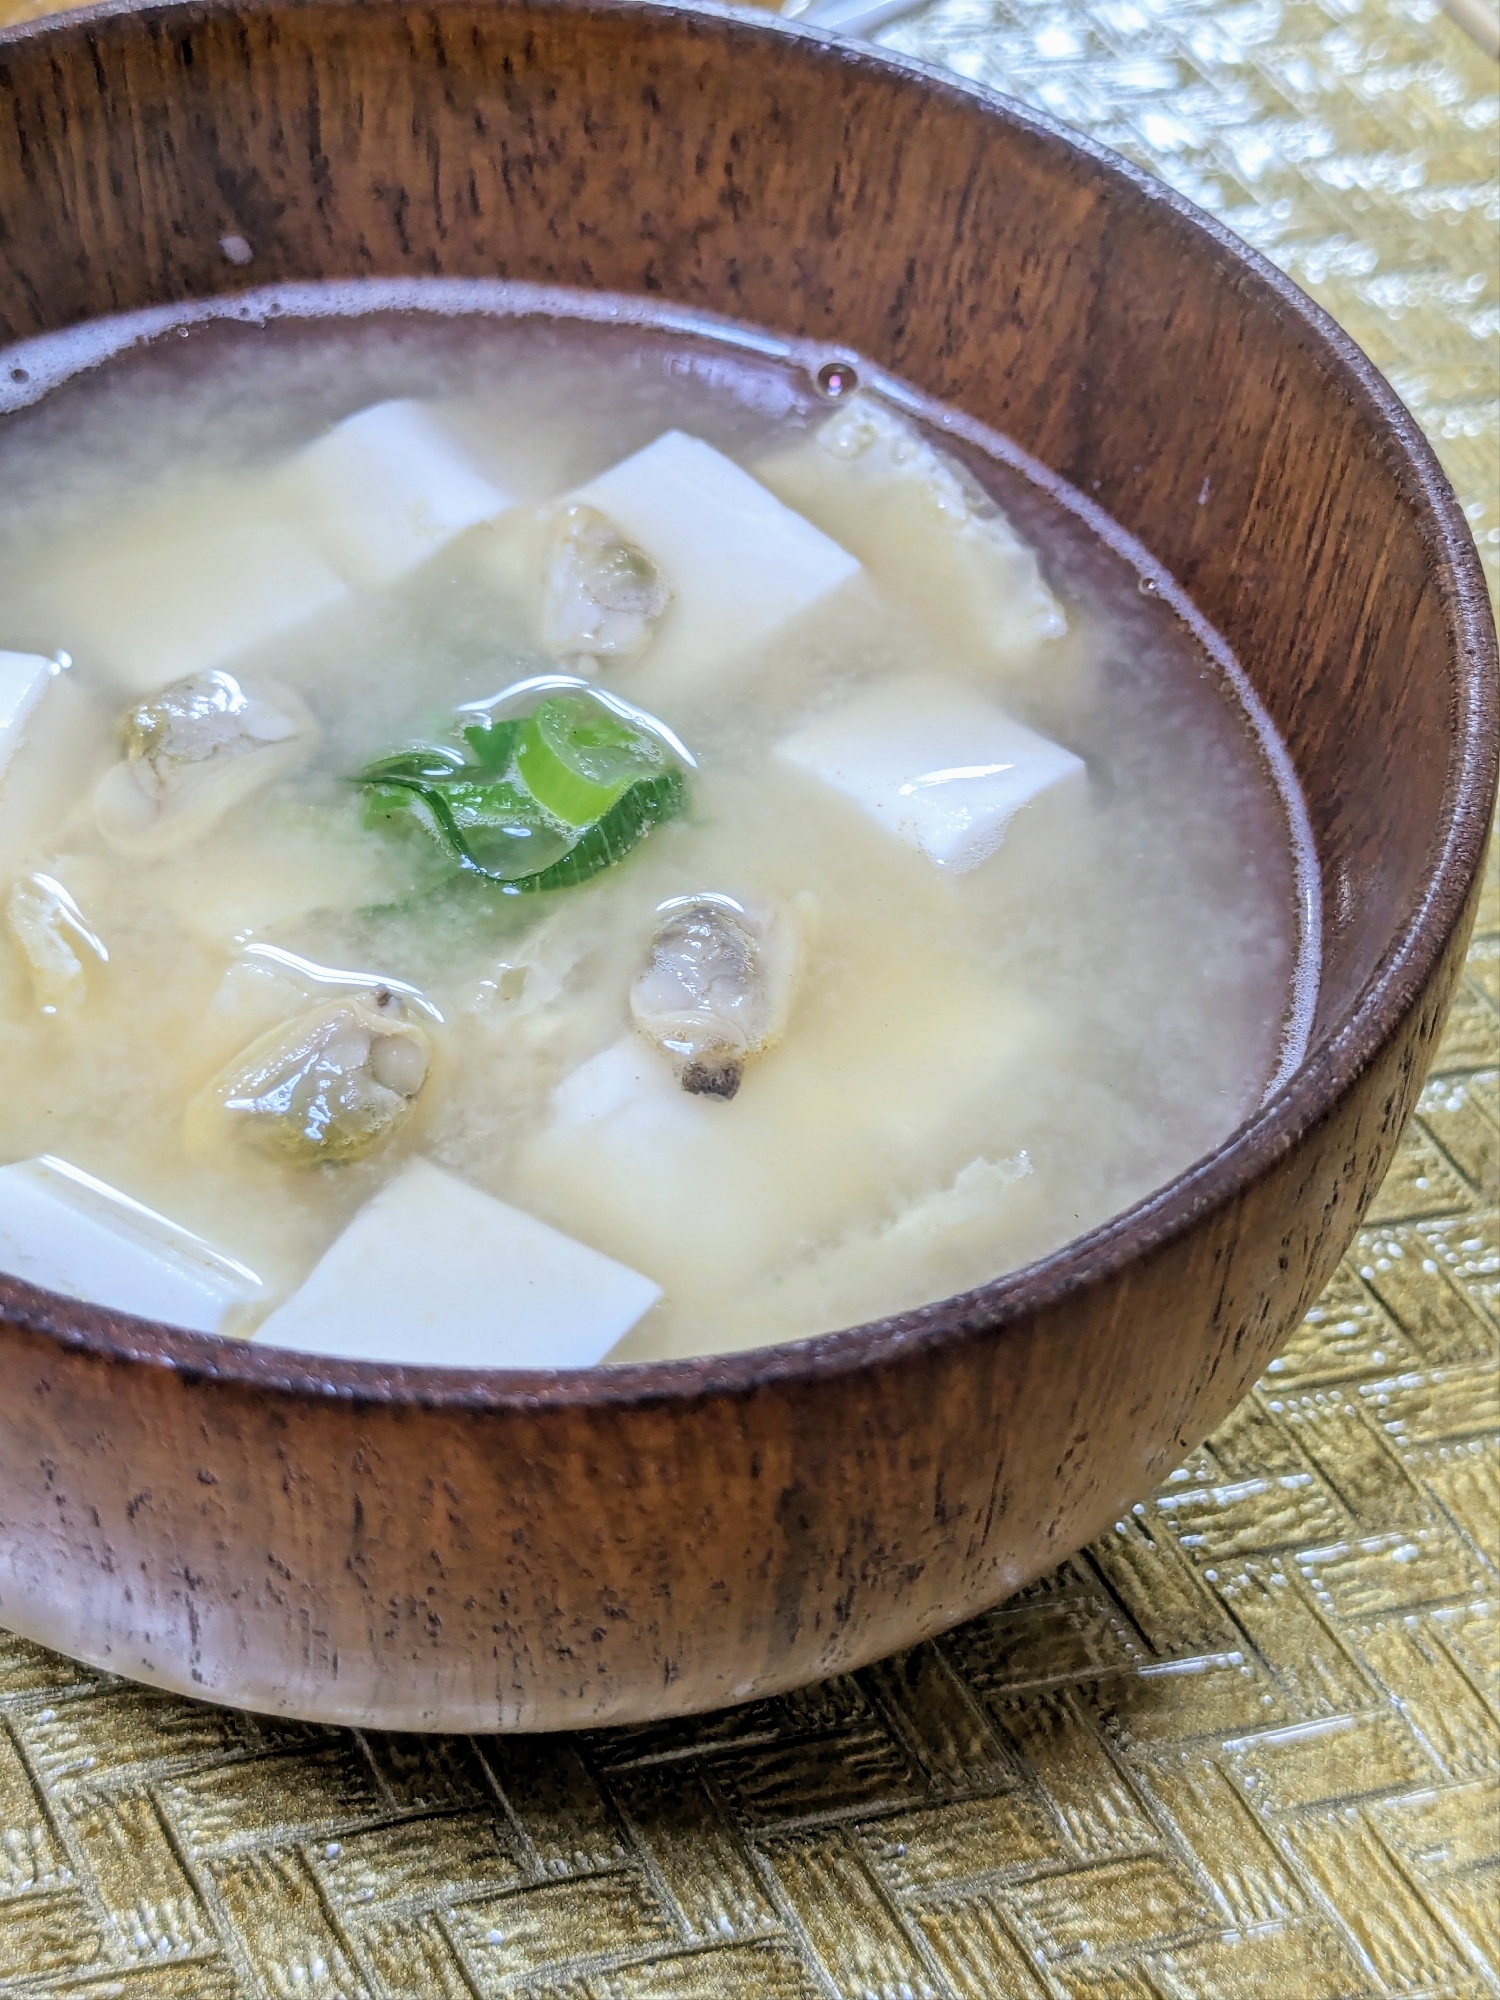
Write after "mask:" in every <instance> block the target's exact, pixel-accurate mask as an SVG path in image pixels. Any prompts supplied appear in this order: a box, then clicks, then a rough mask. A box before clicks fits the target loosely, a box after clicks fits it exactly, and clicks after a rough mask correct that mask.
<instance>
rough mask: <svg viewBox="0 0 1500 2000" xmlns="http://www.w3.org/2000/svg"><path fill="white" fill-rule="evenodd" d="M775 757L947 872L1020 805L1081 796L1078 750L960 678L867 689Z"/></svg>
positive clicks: (978, 852) (989, 839)
mask: <svg viewBox="0 0 1500 2000" xmlns="http://www.w3.org/2000/svg"><path fill="white" fill-rule="evenodd" d="M776 755H777V756H778V757H779V758H781V759H782V760H783V761H784V762H785V763H788V764H791V765H793V766H795V767H796V768H797V769H798V770H800V771H805V772H806V773H807V774H808V775H809V776H810V777H813V778H816V779H818V780H819V781H820V782H821V783H823V784H825V785H830V786H832V787H833V789H834V790H835V791H838V792H842V793H843V794H844V795H845V797H846V798H849V799H852V800H853V801H854V803H855V804H856V805H857V806H859V807H861V808H862V810H863V811H865V812H867V813H868V814H869V815H870V816H871V818H872V819H875V820H877V821H878V822H879V823H880V824H881V825H882V826H884V827H885V828H887V829H888V831H889V832H891V833H893V834H894V835H895V836H896V837H897V838H898V839H900V840H904V841H905V842H906V843H907V845H908V846H910V847H915V848H916V849H918V851H919V852H920V853H922V854H925V855H926V857H927V859H928V860H929V861H930V862H932V864H933V865H934V867H937V868H946V869H949V870H951V871H952V872H953V873H954V874H962V873H964V872H965V870H967V869H970V868H974V867H977V866H978V864H979V863H980V862H981V861H983V860H985V859H986V858H987V857H988V856H989V855H991V854H993V853H994V851H995V849H996V848H997V847H998V846H999V845H1000V843H1001V841H1002V840H1003V839H1004V837H1005V833H1006V829H1007V828H1008V827H1009V826H1010V824H1011V822H1012V820H1013V819H1014V818H1015V816H1016V814H1017V813H1020V812H1023V811H1028V812H1029V811H1033V810H1035V809H1036V807H1037V806H1038V804H1039V802H1041V801H1044V800H1045V801H1046V802H1047V803H1048V804H1049V805H1051V804H1053V803H1055V802H1058V801H1061V802H1063V803H1064V804H1066V805H1068V806H1074V805H1076V806H1077V807H1081V806H1082V804H1083V802H1084V800H1085V797H1086V786H1087V777H1086V773H1085V768H1084V764H1083V760H1082V759H1081V758H1079V757H1075V756H1074V754H1073V752H1072V751H1071V750H1065V749H1063V748H1062V746H1061V745H1060V744H1057V743H1053V742H1050V741H1049V740H1048V739H1047V738H1046V737H1045V736H1039V735H1038V734H1037V732H1036V731H1035V730H1034V729H1028V728H1027V727H1026V725H1025V724H1024V723H1022V722H1017V721H1016V720H1015V719H1014V718H1013V717H1012V716H1009V715H1007V714H1006V713H1005V711H1004V709H1002V708H999V707H997V706H996V704H995V703H993V702H991V701H987V700H986V699H985V697H984V696H983V695H981V694H978V693H977V692H975V691H974V690H973V689H972V688H969V687H965V686H964V685H963V684H962V683H959V682H946V683H945V682H943V681H936V680H928V679H919V678H917V677H911V678H905V677H903V678H902V679H900V680H897V681H894V682H886V683H884V684H882V685H880V686H877V687H873V688H870V689H867V690H866V691H865V692H864V693H862V694H858V695H856V696H855V697H854V699H853V700H852V701H850V702H847V703H846V704H845V705H844V706H843V707H841V708H837V709H835V710H834V711H833V712H832V713H831V714H829V715H825V716H820V717H819V718H818V719H817V720H816V721H815V722H810V723H809V724H808V725H807V726H806V727H805V728H804V729H801V730H799V731H798V732H797V733H796V734H795V735H793V736H790V737H788V738H787V739H786V740H785V741H784V742H782V743H780V744H778V745H777V748H776Z"/></svg>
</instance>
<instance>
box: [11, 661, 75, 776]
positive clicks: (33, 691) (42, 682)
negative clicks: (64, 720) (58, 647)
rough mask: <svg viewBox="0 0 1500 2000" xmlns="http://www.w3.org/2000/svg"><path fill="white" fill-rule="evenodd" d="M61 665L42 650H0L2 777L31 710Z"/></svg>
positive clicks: (23, 731)
mask: <svg viewBox="0 0 1500 2000" xmlns="http://www.w3.org/2000/svg"><path fill="white" fill-rule="evenodd" d="M60 672H61V668H60V667H59V666H58V663H57V661H56V660H49V659H47V658H46V657H45V656H44V655H43V654H41V653H0V778H3V777H4V775H5V767H6V765H7V764H8V763H9V762H10V760H11V758H12V757H13V756H14V755H15V753H16V750H17V748H18V746H19V744H20V741H21V738H22V736H23V735H24V734H25V733H26V724H27V722H28V721H29V720H30V718H31V712H32V710H33V709H34V708H35V707H36V705H37V703H38V702H39V701H40V700H41V698H42V696H43V695H44V694H45V693H46V692H47V684H48V682H49V681H51V680H53V679H54V678H55V677H56V676H57V674H58V673H60Z"/></svg>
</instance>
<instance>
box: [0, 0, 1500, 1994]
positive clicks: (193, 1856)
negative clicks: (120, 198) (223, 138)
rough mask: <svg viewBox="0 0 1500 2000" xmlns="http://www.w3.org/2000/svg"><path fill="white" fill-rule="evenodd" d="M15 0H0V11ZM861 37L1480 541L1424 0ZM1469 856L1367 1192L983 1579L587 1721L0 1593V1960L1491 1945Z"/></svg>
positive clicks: (403, 1981) (1492, 1185) (674, 1956)
mask: <svg viewBox="0 0 1500 2000" xmlns="http://www.w3.org/2000/svg"><path fill="white" fill-rule="evenodd" d="M37 11H41V10H40V9H39V8H37V7H36V6H35V5H34V4H32V0H21V4H20V5H19V6H17V5H15V4H7V0H0V19H5V18H7V17H8V18H19V17H20V16H22V15H24V14H26V13H30V12H37ZM884 39H885V40H887V41H888V42H889V43H890V44H891V45H893V46H896V47H900V48H903V49H908V50H913V51H916V52H919V53H921V54H922V55H924V56H927V57H929V58H932V59H935V60H940V61H944V62H947V63H949V64H951V65H952V66H953V67H954V68H955V69H957V70H958V71H960V72H961V73H962V74H963V75H965V76H969V77H974V78H978V79H981V80H982V81H984V82H986V83H991V84H995V85H998V86H1000V87H1001V88H1004V89H1007V90H1010V91H1011V92H1013V93H1014V94H1016V95H1018V96H1021V97H1024V98H1026V99H1028V100H1030V101H1032V102H1034V103H1037V104H1040V105H1043V106H1045V107H1046V108H1047V109H1048V110H1050V111H1052V112H1054V113H1056V114H1057V115H1058V116H1060V117H1062V118H1064V119H1066V120H1069V121H1071V122H1072V123H1074V124H1076V125H1080V126H1082V127H1084V128H1085V129H1086V130H1088V131H1089V132H1091V133H1093V134H1094V135H1095V136H1096V137H1098V138H1100V139H1102V140H1104V141H1106V142H1107V143H1109V144H1111V145H1114V146H1117V147H1119V148H1121V149H1122V150H1123V151H1125V152H1127V153H1130V154H1132V155H1133V156H1134V157H1135V158H1136V159H1138V160H1141V161H1144V162H1145V163H1147V164H1148V165H1150V166H1152V167H1154V168H1155V169H1156V170H1157V171H1158V172H1160V173H1162V174H1164V175H1165V176H1166V177H1167V178H1168V179H1169V180H1171V181H1172V182H1173V183H1174V184H1175V185H1177V186H1178V187H1180V188H1182V189H1184V190H1185V191H1186V192H1187V193H1188V194H1190V195H1191V196H1193V198H1194V199H1196V200H1198V201H1200V202H1202V203H1204V204H1205V205H1207V206H1208V207H1210V208H1212V209H1213V210H1214V211H1215V212H1216V213H1217V214H1219V215H1220V216H1222V217H1223V218H1224V219H1225V220H1226V221H1227V222H1229V223H1230V224H1231V225H1232V226H1233V227H1234V228H1236V229H1238V230H1240V231H1241V232H1242V233H1243V234H1244V235H1245V236H1247V237H1248V238H1250V240H1251V241H1253V242H1254V243H1256V244H1257V245H1258V246H1259V247H1260V248H1261V249H1263V250H1265V251H1266V252H1267V253H1268V254H1269V255H1270V256H1271V257H1273V258H1274V259H1275V260H1276V261H1277V262H1278V263H1280V264H1282V265H1283V266H1284V267H1285V268H1286V269H1287V270H1288V271H1290V272H1291V273H1292V274H1293V275H1294V276H1295V277H1296V278H1297V279H1298V280H1299V282H1301V283H1302V284H1303V285H1304V286H1306V287H1307V288H1308V289H1309V290H1310V291H1312V292H1313V293H1314V294H1315V295H1316V296H1317V297H1318V298H1319V299H1321V300H1322V302H1323V303H1324V304H1325V305H1327V306H1328V307H1329V308H1330V309H1331V310H1332V311H1333V312H1334V314H1335V315H1336V316H1337V317H1338V318H1339V319H1341V320H1342V321H1343V323H1344V324H1345V325H1346V326H1347V327H1348V328H1349V329H1350V330H1351V332H1352V333H1353V334H1354V335H1355V336H1356V338H1357V339H1359V340H1360V341H1361V342H1362V343H1363V345H1364V346H1365V347H1366V348H1367V349H1368V351H1369V352H1370V353H1371V354H1372V355H1373V356H1374V358H1375V359H1376V361H1377V362H1379V363H1380V365H1381V366H1382V367H1384V368H1385V369H1386V371H1387V373H1388V374H1389V375H1390V376H1391V378H1392V380H1393V381H1394V382H1395V384H1396V386H1397V388H1398V389H1399V391H1400V392H1401V394H1402V395H1403V396H1404V397H1405V399H1406V400H1407V402H1408V403H1409V404H1410V405H1411V406H1412V408H1413V409H1414V410H1415V411H1416V413H1417V415H1418V416H1419V417H1420V419H1421V420H1422V422H1423V423H1424V424H1425V425H1426V427H1427V429H1428V431H1429V434H1430V435H1431V436H1432V437H1433V439H1434V441H1435V443H1436V444H1437V448H1438V450H1439V452H1440V454H1441V455H1442V457H1443V459H1444V462H1445V463H1446V465H1447V467H1448V469H1449V471H1450V473H1451V475H1452V477H1453V479H1454V481H1455V484H1456V485H1457V487H1458V490H1459V493H1460V495H1461V496H1462V497H1463V499H1464V501H1465V503H1466V505H1467V507H1468V510H1469V516H1470V519H1471V521H1472V522H1473V524H1474V527H1475V531H1476V533H1477V535H1478V536H1479V539H1480V543H1481V546H1482V548H1483V550H1484V553H1485V556H1486V559H1487V561H1488V562H1489V564H1490V565H1491V572H1492V575H1493V574H1497V573H1500V490H1497V488H1500V423H1497V409H1496V401H1495V395H1496V389H1497V384H1500V368H1497V353H1496V350H1497V345H1500V284H1497V270H1496V236H1495V220H1496V174H1495V169H1496V138H1497V122H1496V121H1497V102H1496V85H1497V80H1500V72H1497V70H1496V68H1495V66H1494V65H1493V64H1492V63H1490V62H1489V61H1488V60H1487V59H1486V58H1485V57H1484V56H1483V55H1482V54H1481V53H1480V52H1479V51H1478V49H1477V48H1475V47H1474V46H1473V45H1472V44H1471V43H1470V42H1468V41H1466V40H1465V38H1464V36H1463V35H1462V33H1461V32H1460V30H1459V29H1457V28H1456V27H1454V26H1453V25H1452V23H1451V22H1449V21H1448V20H1447V19H1446V18H1445V17H1444V16H1443V15H1441V14H1440V13H1439V12H1438V11H1437V8H1436V6H1435V5H1432V4H1429V0H1365V4H1361V0H1320V4H1314V0H1220V4H1203V3H1202V0H1033V4H1026V0H939V4H938V5H936V6H935V7H933V8H931V9H930V10H929V11H928V12H927V13H926V14H925V15H923V16H920V17H917V18H916V19H915V20H914V21H912V22H909V23H906V24H903V25H901V26H899V27H897V28H893V29H891V30H889V31H887V33H886V35H885V37H884ZM1497 1198H1500V876H1497V874H1496V871H1495V870H1494V868H1493V867H1492V870H1491V880H1490V883H1489V890H1488V896H1487V900H1486V903H1485V906H1484V910H1483V913H1482V916H1481V919H1480V934H1479V936H1478V938H1477V940H1476V943H1475V946H1474V951H1473V955H1472V957H1471V960H1470V964H1469V968H1468V974H1467V978H1466V980H1465V983H1464V986H1463V989H1462V991H1461V994H1460V997H1459V1000H1458V1004H1457V1008H1456V1010H1455V1013H1454V1016H1453V1020H1452V1024H1451V1026H1450V1028H1449V1031H1448V1035H1447V1039H1446V1041H1445V1042H1444V1045H1443V1050H1442V1054H1441V1056H1440V1059H1439V1062H1438V1065H1437V1071H1436V1074H1435V1075H1434V1077H1433V1079H1432V1081H1431V1083H1430V1084H1429V1085H1428V1087H1427V1091H1426V1094H1425V1095H1424V1097H1423V1098H1422V1101H1421V1108H1420V1111H1419V1113H1418V1117H1417V1119H1416V1122H1415V1123H1414V1125H1413V1127H1412V1129H1411V1131H1410V1133H1409V1135H1408V1137H1407V1139H1406V1142H1405V1144H1404V1146H1403V1148H1402V1151H1401V1155H1400V1159H1399V1161H1398V1163H1397V1166H1396V1168H1395V1170H1394V1171H1393V1173H1392V1175H1391V1178H1390V1180H1389V1181H1388V1182H1387V1184H1386V1186H1385V1189H1384V1190H1383V1192H1382V1194H1381V1196H1380V1198H1379V1201H1378V1203H1377V1206H1376V1208H1375V1210H1374V1212H1373V1214H1372V1215H1371V1218H1370V1220H1369V1223H1368V1225H1367V1226H1366V1228H1365V1229H1364V1230H1363V1231H1362V1232H1361V1233H1360V1236H1359V1238H1358V1241H1357V1243H1356V1244H1355V1247H1354V1249H1353V1251H1352V1252H1351V1254H1350V1256H1349V1258H1348V1260H1347V1261H1346V1263H1345V1265H1344V1266H1343V1268H1342V1270H1341V1271H1340V1273H1339V1276H1338V1278H1337V1279H1336V1281H1335V1282H1334V1284H1333V1285H1332V1287H1331V1288H1330V1290H1329V1292H1328V1294H1327V1296H1326V1297H1325V1298H1324V1300H1323V1302H1322V1303H1321V1305H1320V1306H1319V1308H1318V1309H1317V1311H1316V1312H1314V1313H1313V1314H1311V1315H1310V1317H1309V1319H1308V1321H1307V1324H1306V1325H1305V1326H1304V1328H1303V1329H1302V1331H1301V1332H1300V1333H1299V1335H1298V1336H1297V1338H1296V1340H1295V1341H1294V1342H1293V1343H1292V1345H1291V1347H1290V1348H1289V1349H1288V1351H1287V1353H1286V1354H1285V1355H1284V1356H1283V1358H1282V1359H1281V1360H1280V1361H1279V1362H1278V1363H1277V1364H1276V1365H1275V1367H1274V1368H1273V1369H1272V1370H1271V1372H1270V1374H1269V1375H1268V1376H1267V1378H1266V1379H1265V1381H1264V1382H1263V1383H1262V1384H1261V1385H1260V1387H1259V1388H1258V1389H1257V1391H1256V1392H1255V1394H1254V1395H1253V1396H1252V1397H1251V1398H1250V1399H1249V1401H1247V1402H1246V1403H1245V1405H1244V1406H1243V1407H1242V1408H1241V1409H1240V1410H1238V1411H1237V1412H1236V1413H1235V1415H1234V1416H1233V1417H1232V1418H1231V1419H1230V1421H1229V1422H1228V1423H1227V1424H1226V1425H1225V1426H1224V1428H1223V1429H1222V1430H1221V1431H1220V1432H1219V1434H1218V1435H1217V1436H1216V1437H1215V1438H1214V1439H1213V1441H1212V1443H1211V1444H1210V1445H1209V1446H1207V1447H1205V1449H1204V1450H1202V1451H1201V1452H1199V1453H1197V1454H1196V1456H1195V1457H1194V1458H1193V1459H1192V1461H1191V1462H1190V1463H1189V1464H1188V1465H1186V1466H1184V1467H1183V1468H1182V1469H1181V1470H1180V1471H1179V1472H1178V1473H1176V1474H1174V1475H1173V1477H1172V1478H1171V1479H1170V1480H1169V1481H1168V1482H1167V1484H1166V1486H1165V1487H1164V1488H1163V1490H1162V1491H1161V1492H1160V1493H1159V1494H1158V1495H1157V1496H1156V1498H1155V1499H1154V1500H1153V1501H1151V1502H1149V1503H1148V1504H1147V1505H1145V1506H1142V1507H1140V1508H1137V1509H1136V1511H1135V1513H1134V1515H1133V1516H1132V1517H1131V1518H1130V1519H1129V1520H1127V1521H1122V1522H1120V1523H1119V1524H1118V1525H1117V1527H1116V1529H1115V1531H1114V1533H1113V1534H1111V1535H1109V1536H1107V1537H1106V1538H1105V1539H1104V1540H1103V1541H1101V1542H1100V1543H1099V1544H1098V1545H1097V1546H1096V1547H1094V1548H1092V1549H1090V1550H1089V1551H1088V1552H1087V1554H1085V1555H1083V1556H1080V1557H1078V1558H1077V1559H1076V1560H1074V1561H1072V1562H1069V1563H1067V1564H1065V1565H1064V1567H1063V1568H1062V1569H1060V1570H1059V1571H1058V1572H1057V1573H1056V1575H1054V1576H1052V1577H1049V1578H1048V1579H1047V1580H1046V1581H1045V1582H1044V1583H1042V1584H1039V1585H1037V1586H1036V1587H1035V1588H1034V1589H1032V1590H1029V1591H1027V1592H1026V1593H1025V1594H1024V1595H1023V1596H1022V1597H1021V1598H1019V1599H1017V1600H1015V1601H1014V1602H1012V1603H1010V1604H1008V1605H1006V1606H1005V1607H1004V1608H1003V1609H1001V1610H999V1611H997V1612H995V1613H993V1614H991V1615H990V1616H988V1617H985V1618H981V1619H979V1620H977V1621H976V1622H975V1623H973V1624H971V1625H968V1626H966V1627H964V1628H963V1629H962V1630H960V1631H958V1632H956V1633H954V1634H953V1635H952V1636H951V1637H949V1638H948V1639H945V1640H942V1641H940V1642H938V1643H936V1644H933V1645H930V1646H925V1647H923V1648H921V1649H920V1650H919V1651H917V1652H915V1653H913V1654H910V1655H908V1656H907V1657H905V1658H903V1659H898V1660H893V1661H889V1662H887V1663H886V1664H884V1665H883V1666H880V1667H878V1668H875V1669H872V1670H871V1671H869V1672H867V1673H863V1674H859V1675H856V1676H854V1677H853V1678H851V1679H847V1680H843V1681H838V1682H835V1683H833V1684H831V1685H829V1686H827V1687H823V1688H818V1689H814V1690H811V1691H810V1692H808V1693H805V1694H800V1695H794V1696H789V1697H787V1698H786V1699H784V1700H780V1701H774V1702H767V1703H762V1704H760V1705H758V1706H755V1707H752V1708H749V1709H745V1710H740V1711H736V1712H732V1713H726V1714H723V1715H718V1716H713V1717H708V1718H703V1719H700V1720H698V1721H694V1722H688V1723H681V1724H669V1725H663V1726H660V1727H655V1728H649V1729H639V1730H632V1731H627V1732H621V1733H617V1734H602V1733H601V1734H596V1735H593V1736H588V1737H582V1738H571V1739H564V1738H556V1737H554V1738H532V1739H510V1740H486V1741H484V1742H472V1741H469V1740H465V1739H437V1740H426V1741H423V1740H420V1739H415V1738H391V1737H382V1736H366V1735H361V1734H357V1733H353V1732H340V1731H336V1730H324V1729H313V1728H303V1727H300V1726H296V1725H291V1726H278V1725H271V1724H262V1723H257V1722H254V1721H251V1720H248V1719H246V1718H244V1717H241V1716H237V1715H235V1714H232V1713H230V1712H227V1711H224V1710H218V1709H212V1708H205V1707H199V1706H195V1705H194V1704H192V1703H189V1702H185V1701H177V1700H172V1699H168V1698H165V1697H162V1696H159V1695H155V1694H150V1693H145V1692H142V1691H139V1690H137V1689H134V1688H131V1687H129V1686H126V1685H124V1684H122V1683H119V1682H115V1681H110V1680H108V1679H105V1678H103V1677H101V1676H98V1675H94V1674H89V1673H86V1672H84V1671H83V1670H81V1669H78V1668H74V1667H72V1666H70V1665H68V1664H67V1663H66V1662H64V1661H61V1660H58V1659H56V1658H53V1657H51V1656H49V1655H47V1654H44V1653H42V1652H40V1651H38V1650H37V1649H36V1648H35V1647H32V1646H29V1645H25V1644H22V1643H20V1642H19V1641H15V1640H9V1639H5V1638H4V1637H3V1635H0V1994H6V1995H8V1994H13V1993H14V1994H20V1993H28V1994H30V1993H43V1992H45V1993H55V1994H63V1995H68V1996H78V2000H82V1996H85V1995H87V1996H90V2000H105V1996H116V2000H476V1996H477V2000H491V1996H495V2000H498V1996H501V1995H516V1996H528V2000H835V1996H837V2000H1044V1997H1045V2000H1356V1996H1358V2000H1365V1996H1372V1997H1373V1996H1384V1995H1402V1996H1407V2000H1418V1996H1421V2000H1439V1997H1440V1996H1442V2000H1479V1996H1481V1995H1486V1994H1500V1575H1497V1566H1500V1537H1497V1532H1496V1528H1497V1521H1500V1407H1497V1388H1500V1383H1497V1375H1496V1368H1495V1362H1496V1344H1497V1337H1500V1214H1497Z"/></svg>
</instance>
